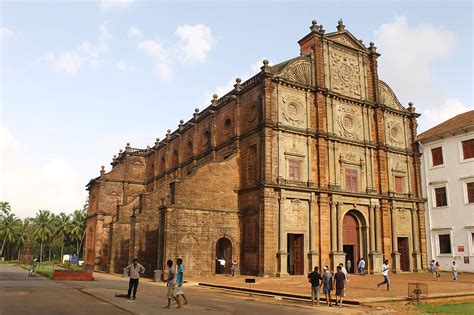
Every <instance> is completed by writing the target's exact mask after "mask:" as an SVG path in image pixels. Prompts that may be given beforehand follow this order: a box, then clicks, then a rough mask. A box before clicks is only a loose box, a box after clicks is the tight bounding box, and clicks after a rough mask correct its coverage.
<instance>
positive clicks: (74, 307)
mask: <svg viewBox="0 0 474 315" xmlns="http://www.w3.org/2000/svg"><path fill="white" fill-rule="evenodd" d="M94 277H95V281H89V282H82V281H52V280H49V279H46V278H43V277H41V276H36V277H28V275H27V271H26V270H24V269H21V268H19V267H16V266H11V265H0V315H7V314H8V315H9V314H15V315H20V314H35V315H42V314H67V315H71V314H88V315H90V314H101V315H102V314H104V315H108V314H113V315H122V314H144V315H146V314H171V313H173V314H178V313H179V314H272V315H273V314H315V313H316V314H317V313H320V314H324V313H327V312H328V311H331V312H337V313H342V312H347V311H349V310H351V311H356V309H355V308H353V309H351V308H350V307H348V308H343V309H335V308H328V307H326V306H321V307H319V308H316V307H315V308H311V307H309V306H307V305H306V304H302V303H291V302H285V301H275V300H273V299H271V298H264V297H256V298H254V300H253V301H249V300H248V295H247V294H239V293H235V292H227V291H224V290H219V289H211V288H204V287H199V286H188V287H186V296H187V298H188V300H189V301H190V305H189V306H188V305H186V306H185V307H184V308H182V309H174V308H173V309H171V310H167V309H163V307H164V306H165V305H166V303H167V299H166V286H165V285H164V284H163V283H154V282H150V281H149V280H147V279H141V282H140V285H139V287H138V293H137V299H136V300H128V299H126V298H125V299H124V298H116V297H114V296H115V293H116V292H118V293H126V289H127V288H128V281H127V279H126V278H120V277H117V276H114V275H107V274H95V275H94Z"/></svg>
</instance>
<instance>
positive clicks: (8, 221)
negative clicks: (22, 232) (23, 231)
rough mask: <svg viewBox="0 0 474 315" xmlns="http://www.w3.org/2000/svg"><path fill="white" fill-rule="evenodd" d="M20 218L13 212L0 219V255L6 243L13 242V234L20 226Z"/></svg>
mask: <svg viewBox="0 0 474 315" xmlns="http://www.w3.org/2000/svg"><path fill="white" fill-rule="evenodd" d="M21 223H22V222H21V220H20V219H18V218H17V217H16V216H15V215H14V214H13V213H8V214H7V215H4V216H3V217H2V219H1V221H0V237H1V238H2V247H1V251H0V256H2V255H3V250H4V249H5V245H6V244H7V243H13V242H14V240H15V235H16V234H17V233H18V232H17V231H18V230H19V229H20V227H21Z"/></svg>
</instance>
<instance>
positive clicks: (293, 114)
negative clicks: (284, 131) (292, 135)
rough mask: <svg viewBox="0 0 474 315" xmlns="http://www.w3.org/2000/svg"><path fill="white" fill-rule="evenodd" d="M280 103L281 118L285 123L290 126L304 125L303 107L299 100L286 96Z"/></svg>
mask: <svg viewBox="0 0 474 315" xmlns="http://www.w3.org/2000/svg"><path fill="white" fill-rule="evenodd" d="M282 103H283V106H282V117H283V120H284V121H285V122H286V123H288V124H290V125H292V126H298V125H300V124H303V123H304V121H303V116H304V113H303V106H302V105H301V103H300V100H299V98H297V97H295V96H293V95H287V96H284V97H283V98H282Z"/></svg>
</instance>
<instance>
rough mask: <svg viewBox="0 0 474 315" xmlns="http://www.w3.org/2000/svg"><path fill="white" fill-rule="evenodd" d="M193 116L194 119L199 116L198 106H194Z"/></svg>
mask: <svg viewBox="0 0 474 315" xmlns="http://www.w3.org/2000/svg"><path fill="white" fill-rule="evenodd" d="M193 116H194V120H196V119H198V117H199V108H197V107H196V108H195V109H194V114H193Z"/></svg>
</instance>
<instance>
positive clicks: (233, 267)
mask: <svg viewBox="0 0 474 315" xmlns="http://www.w3.org/2000/svg"><path fill="white" fill-rule="evenodd" d="M238 265H239V264H238V263H237V260H235V259H234V261H233V262H232V267H230V272H231V273H232V277H233V276H235V271H236V270H237V266H238Z"/></svg>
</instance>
